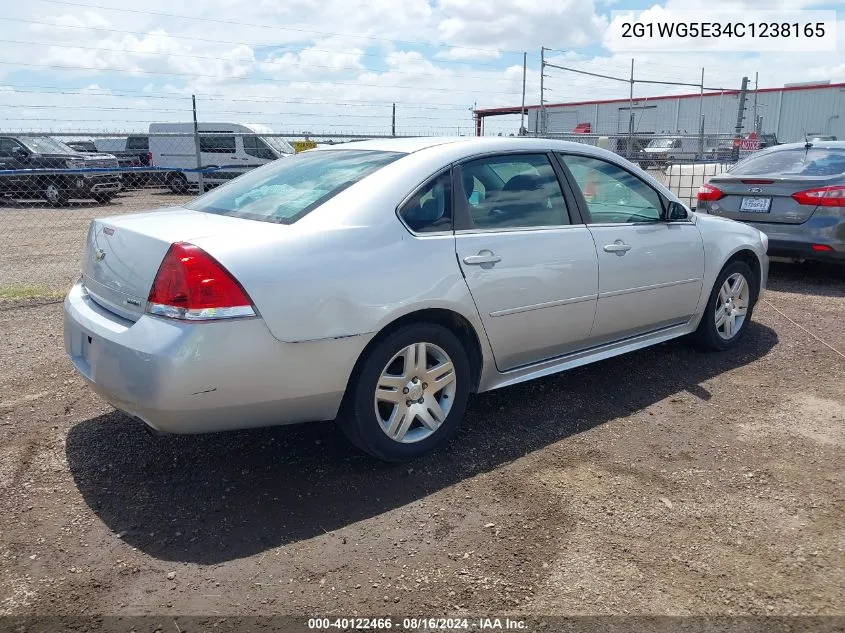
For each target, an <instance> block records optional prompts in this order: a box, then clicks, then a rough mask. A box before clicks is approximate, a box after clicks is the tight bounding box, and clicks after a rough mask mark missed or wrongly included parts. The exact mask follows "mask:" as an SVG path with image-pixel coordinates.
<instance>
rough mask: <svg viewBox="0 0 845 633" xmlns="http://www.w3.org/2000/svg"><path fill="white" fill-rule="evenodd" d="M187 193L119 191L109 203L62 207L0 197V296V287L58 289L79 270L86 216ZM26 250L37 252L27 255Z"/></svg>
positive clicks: (162, 203) (178, 199) (144, 206)
mask: <svg viewBox="0 0 845 633" xmlns="http://www.w3.org/2000/svg"><path fill="white" fill-rule="evenodd" d="M190 198H191V197H190V196H179V195H175V194H172V193H170V191H168V190H165V189H146V190H130V191H124V192H123V193H121V194H120V195H118V196H117V197H116V198H114V200H112V201H111V202H110V203H109V204H98V203H96V202H94V201H93V200H72V201H71V203H70V204H69V205H68V206H66V207H59V208H52V207H49V206H45V203H44V201H43V200H18V201H12V200H7V199H4V200H0V296H2V294H3V292H2V291H3V289H4V288H7V289H8V288H16V289H21V288H26V289H28V291H29V292H31V293H36V294H49V293H51V292H55V293H59V294H61V293H63V292H64V291H65V290H66V289H67V288H68V287H69V286H70V284H71V283H73V280H74V279H75V277H77V276H78V275H79V257H80V249H81V248H82V244H83V243H84V241H85V234H86V232H87V231H88V225H89V224H90V222H91V220H93V219H94V218H98V217H104V216H107V215H118V214H122V213H137V212H138V211H146V210H148V209H156V208H159V207H166V206H170V205H176V204H181V203H183V202H185V201H187V200H190ZM32 253H38V254H40V256H39V257H37V258H35V259H33V257H32Z"/></svg>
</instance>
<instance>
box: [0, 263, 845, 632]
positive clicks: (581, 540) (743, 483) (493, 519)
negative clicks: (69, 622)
mask: <svg viewBox="0 0 845 633" xmlns="http://www.w3.org/2000/svg"><path fill="white" fill-rule="evenodd" d="M771 287H772V289H771V291H770V292H769V293H768V294H767V295H766V297H765V299H766V302H764V303H761V304H760V305H759V306H758V310H757V311H756V312H755V315H754V320H755V323H754V324H753V326H752V327H751V329H750V330H749V332H748V336H747V338H746V339H745V340H744V341H743V343H742V344H741V346H740V347H739V348H738V349H736V350H734V351H733V352H731V353H726V354H700V353H696V352H694V351H692V350H691V349H690V348H689V347H688V346H687V345H686V344H685V343H684V342H674V343H670V344H666V345H662V346H659V347H656V348H653V349H650V350H646V351H642V352H638V353H634V354H629V355H627V356H624V357H621V358H618V359H615V360H610V361H605V362H602V363H600V364H597V365H593V366H591V367H586V368H582V369H579V370H574V371H570V372H568V373H565V374H562V375H559V376H555V377H550V378H547V379H543V380H540V381H536V382H533V383H530V384H525V385H522V386H517V387H512V388H508V389H502V390H499V391H496V392H492V393H489V394H484V395H481V396H477V397H475V398H473V399H472V401H471V406H470V410H469V413H468V416H467V419H466V422H465V424H464V425H463V427H462V431H461V432H460V433H459V435H458V437H457V438H456V439H455V440H454V441H453V442H452V443H451V445H450V446H448V447H447V448H446V449H445V450H442V451H440V452H439V453H437V454H435V455H432V456H430V457H428V458H426V459H424V460H421V461H418V462H416V463H413V464H412V465H406V466H402V467H397V466H386V465H383V464H380V463H377V462H374V461H373V460H371V459H369V458H367V457H364V456H362V455H360V454H359V453H357V452H356V451H355V450H353V449H352V448H350V446H349V445H348V444H347V443H346V442H345V440H344V439H343V438H342V437H341V436H340V435H339V433H338V432H337V431H335V429H334V427H333V425H331V424H320V425H310V426H303V427H297V428H278V429H269V430H259V431H250V432H242V433H229V434H220V435H215V436H202V437H173V436H160V437H153V436H151V435H149V434H147V433H146V432H145V430H144V429H143V428H142V426H141V425H140V424H138V423H136V422H133V421H130V420H128V419H126V418H125V417H123V416H121V415H120V414H117V413H115V412H114V411H113V410H112V409H110V408H109V407H108V406H106V405H104V404H103V403H102V402H101V401H99V400H98V399H97V398H96V397H95V396H93V395H92V394H91V393H90V392H89V391H88V390H87V389H86V387H85V386H84V385H83V383H82V381H81V380H80V379H79V378H77V377H76V376H75V375H74V373H73V371H72V370H71V367H70V364H69V363H68V361H67V360H66V359H65V356H64V352H63V350H62V340H61V308H60V306H59V305H56V304H53V305H45V306H40V307H28V308H16V309H6V310H0V333H2V337H3V340H4V342H5V344H4V345H3V346H2V348H0V487H2V489H1V490H0V535H2V537H0V614H32V613H37V614H42V615H44V614H90V613H102V614H122V615H130V614H149V613H153V614H229V615H233V614H243V615H257V614H301V615H315V614H316V615H324V614H335V615H351V614H355V613H358V614H368V615H373V614H384V613H392V614H413V615H439V614H445V613H451V614H457V613H462V612H467V613H474V614H480V615H503V614H506V613H507V614H515V615H529V614H544V615H549V614H585V613H602V614H609V613H614V614H616V613H632V614H634V613H636V614H639V613H645V614H769V615H778V614H783V615H786V614H842V613H843V612H845V530H843V526H845V505H844V504H843V502H844V501H845V499H844V497H845V493H843V491H845V469H843V464H845V434H843V424H845V357H843V356H841V355H838V354H837V353H836V352H835V351H832V350H831V349H830V348H828V347H826V346H825V345H824V344H823V343H822V342H820V341H819V339H817V338H814V337H813V336H812V335H811V334H810V333H812V334H815V335H816V336H818V337H820V338H821V339H823V340H824V341H826V342H827V343H828V344H829V345H831V346H832V347H834V348H836V349H838V350H840V351H845V319H843V314H845V283H844V282H843V281H841V280H835V279H833V278H832V277H830V276H829V275H827V274H826V273H825V272H824V271H817V270H814V269H805V268H797V267H785V266H774V267H773V271H772V278H771ZM778 311H779V312H778ZM789 319H792V320H793V321H795V322H797V323H800V324H801V325H802V326H803V327H804V328H806V330H807V331H805V330H802V329H800V328H799V327H797V326H796V325H794V324H793V323H792V322H791V321H790V320H789ZM174 630H175V629H174Z"/></svg>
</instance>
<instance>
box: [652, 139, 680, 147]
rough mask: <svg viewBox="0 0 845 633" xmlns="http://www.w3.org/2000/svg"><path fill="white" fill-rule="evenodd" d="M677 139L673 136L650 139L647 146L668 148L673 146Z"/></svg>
mask: <svg viewBox="0 0 845 633" xmlns="http://www.w3.org/2000/svg"><path fill="white" fill-rule="evenodd" d="M674 141H675V139H672V138H655V139H652V140H651V141H649V143H648V145H647V147H657V148H659V149H666V148H669V147H672V143H674Z"/></svg>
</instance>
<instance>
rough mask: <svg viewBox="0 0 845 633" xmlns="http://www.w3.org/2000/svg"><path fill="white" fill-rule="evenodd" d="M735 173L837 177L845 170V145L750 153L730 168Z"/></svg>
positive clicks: (742, 174)
mask: <svg viewBox="0 0 845 633" xmlns="http://www.w3.org/2000/svg"><path fill="white" fill-rule="evenodd" d="M730 173H731V174H734V175H737V176H836V175H838V174H843V173H845V148H833V149H830V148H827V149H826V148H821V147H811V148H809V149H804V148H794V149H784V150H777V151H774V152H769V153H767V154H762V155H757V156H750V157H748V158H746V159H745V160H743V161H742V162H739V163H737V164H736V166H735V167H734V168H733V169H731V170H730Z"/></svg>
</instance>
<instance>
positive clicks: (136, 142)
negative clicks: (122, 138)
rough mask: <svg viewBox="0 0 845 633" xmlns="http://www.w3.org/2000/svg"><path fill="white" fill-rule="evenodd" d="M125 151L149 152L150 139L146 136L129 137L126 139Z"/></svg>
mask: <svg viewBox="0 0 845 633" xmlns="http://www.w3.org/2000/svg"><path fill="white" fill-rule="evenodd" d="M126 149H137V150H140V151H144V152H146V151H149V149H150V139H149V138H148V137H146V136H130V137H129V138H128V139H126Z"/></svg>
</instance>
